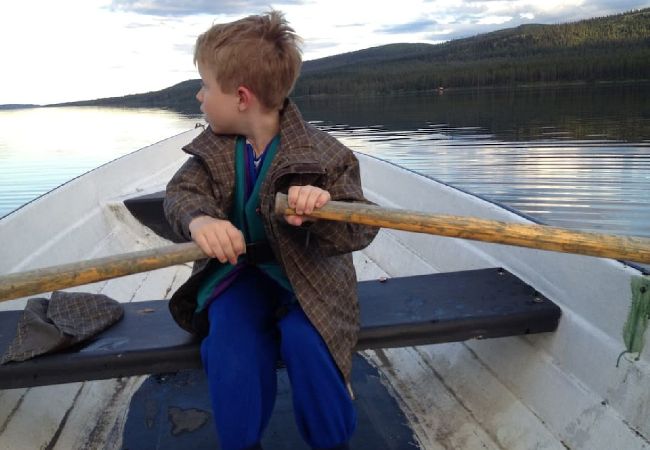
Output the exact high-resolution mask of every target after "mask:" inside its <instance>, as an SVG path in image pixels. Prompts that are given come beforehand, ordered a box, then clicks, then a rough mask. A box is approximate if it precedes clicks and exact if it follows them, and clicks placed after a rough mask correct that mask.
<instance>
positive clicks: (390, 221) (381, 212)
mask: <svg viewBox="0 0 650 450" xmlns="http://www.w3.org/2000/svg"><path fill="white" fill-rule="evenodd" d="M275 212H276V214H288V215H293V214H296V212H295V210H294V209H292V208H290V207H289V204H288V198H287V195H286V194H277V196H276V198H275ZM308 217H311V218H314V219H327V220H336V221H342V222H349V223H358V224H362V225H372V226H376V227H382V228H392V229H395V230H404V231H413V232H416V233H427V234H434V235H439V236H448V237H456V238H462V239H471V240H476V241H484V242H492V243H497V244H507V245H515V246H519V247H529V248H535V249H539V250H551V251H556V252H563V253H576V254H580V255H589V256H598V257H603V258H614V259H621V260H626V261H635V262H640V263H650V239H648V238H644V237H634V236H615V235H608V234H602V233H590V232H584V231H575V230H567V229H565V228H558V227H550V226H546V225H532V224H520V223H508V222H499V221H495V220H486V219H479V218H476V217H461V216H449V215H440V214H425V213H420V212H416V211H408V210H403V209H392V208H383V207H379V206H375V205H366V204H361V203H347V202H337V201H330V202H328V203H327V204H326V205H325V206H323V207H322V208H319V209H318V210H314V211H313V212H312V213H311V214H309V215H308Z"/></svg>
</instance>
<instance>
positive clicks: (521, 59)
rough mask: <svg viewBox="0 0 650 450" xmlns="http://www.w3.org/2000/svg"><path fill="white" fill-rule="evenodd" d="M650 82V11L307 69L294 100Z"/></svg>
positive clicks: (353, 57) (362, 55)
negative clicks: (456, 89)
mask: <svg viewBox="0 0 650 450" xmlns="http://www.w3.org/2000/svg"><path fill="white" fill-rule="evenodd" d="M641 79H643V80H647V79H650V8H648V9H644V10H641V11H635V12H629V13H625V14H619V15H615V16H609V17H603V18H596V19H589V20H584V21H580V22H575V23H568V24H560V25H522V26H519V27H517V28H510V29H506V30H500V31H495V32H492V33H487V34H483V35H478V36H474V37H470V38H465V39H458V40H454V41H450V42H447V43H444V44H439V45H426V44H394V45H388V46H383V47H377V48H372V49H367V50H361V51H358V52H352V53H347V54H344V55H337V56H333V57H329V58H323V59H321V60H316V61H310V62H307V63H305V67H304V69H303V73H302V76H301V79H300V81H299V83H298V85H297V86H296V90H295V95H318V94H335V93H336V94H338V93H353V92H354V93H388V92H399V91H418V90H428V89H435V88H437V87H438V86H444V87H460V86H463V87H482V86H503V85H520V84H531V83H540V82H542V83H557V82H575V81H621V80H641Z"/></svg>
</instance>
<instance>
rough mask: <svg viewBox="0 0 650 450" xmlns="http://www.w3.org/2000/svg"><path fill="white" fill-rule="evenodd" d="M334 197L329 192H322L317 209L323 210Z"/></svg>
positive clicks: (317, 201)
mask: <svg viewBox="0 0 650 450" xmlns="http://www.w3.org/2000/svg"><path fill="white" fill-rule="evenodd" d="M331 198H332V196H331V195H330V193H329V192H327V191H321V193H320V195H319V196H318V199H317V200H316V205H315V206H316V208H322V207H323V205H325V203H327V202H329V201H330V200H331Z"/></svg>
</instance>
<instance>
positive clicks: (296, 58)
mask: <svg viewBox="0 0 650 450" xmlns="http://www.w3.org/2000/svg"><path fill="white" fill-rule="evenodd" d="M301 43H302V40H301V39H300V37H299V36H298V35H297V34H296V33H295V31H294V30H293V28H291V27H290V26H289V24H288V22H287V21H286V19H285V18H284V14H282V13H281V12H279V11H275V10H271V11H269V12H268V13H266V14H263V15H254V16H248V17H245V18H243V19H240V20H237V21H235V22H230V23H224V24H217V25H213V26H212V27H210V29H209V30H208V31H206V32H205V33H203V34H201V35H200V36H199V37H198V38H197V40H196V47H195V49H194V64H197V63H198V62H200V63H201V64H203V65H205V66H207V67H208V68H210V69H211V70H212V71H213V72H214V74H215V76H216V79H217V80H216V81H217V82H218V83H219V85H220V86H221V89H222V90H223V91H224V92H226V93H232V92H234V91H235V90H236V89H237V87H239V86H245V87H247V88H248V89H250V90H251V91H252V92H253V93H254V94H255V95H256V96H257V98H258V99H259V100H260V102H261V103H262V105H264V106H265V107H267V108H270V109H279V108H281V106H282V104H283V102H284V99H285V98H286V97H287V96H288V95H289V92H291V90H292V89H293V86H294V84H295V82H296V79H297V78H298V74H299V73H300V66H301V64H302V55H301V50H300V44H301Z"/></svg>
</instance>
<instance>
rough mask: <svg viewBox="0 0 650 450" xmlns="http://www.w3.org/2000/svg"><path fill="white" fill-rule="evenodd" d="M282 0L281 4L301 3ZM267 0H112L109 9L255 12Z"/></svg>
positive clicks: (264, 7) (164, 12)
mask: <svg viewBox="0 0 650 450" xmlns="http://www.w3.org/2000/svg"><path fill="white" fill-rule="evenodd" d="M302 3H304V1H303V0H283V2H282V4H285V5H295V4H302ZM269 5H270V3H269V1H268V0H220V1H215V0H113V1H112V2H111V6H110V9H112V10H116V11H126V12H135V13H137V14H144V15H150V16H165V17H170V16H192V15H197V14H210V15H218V14H255V13H259V12H262V11H266V10H268V9H269Z"/></svg>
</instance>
